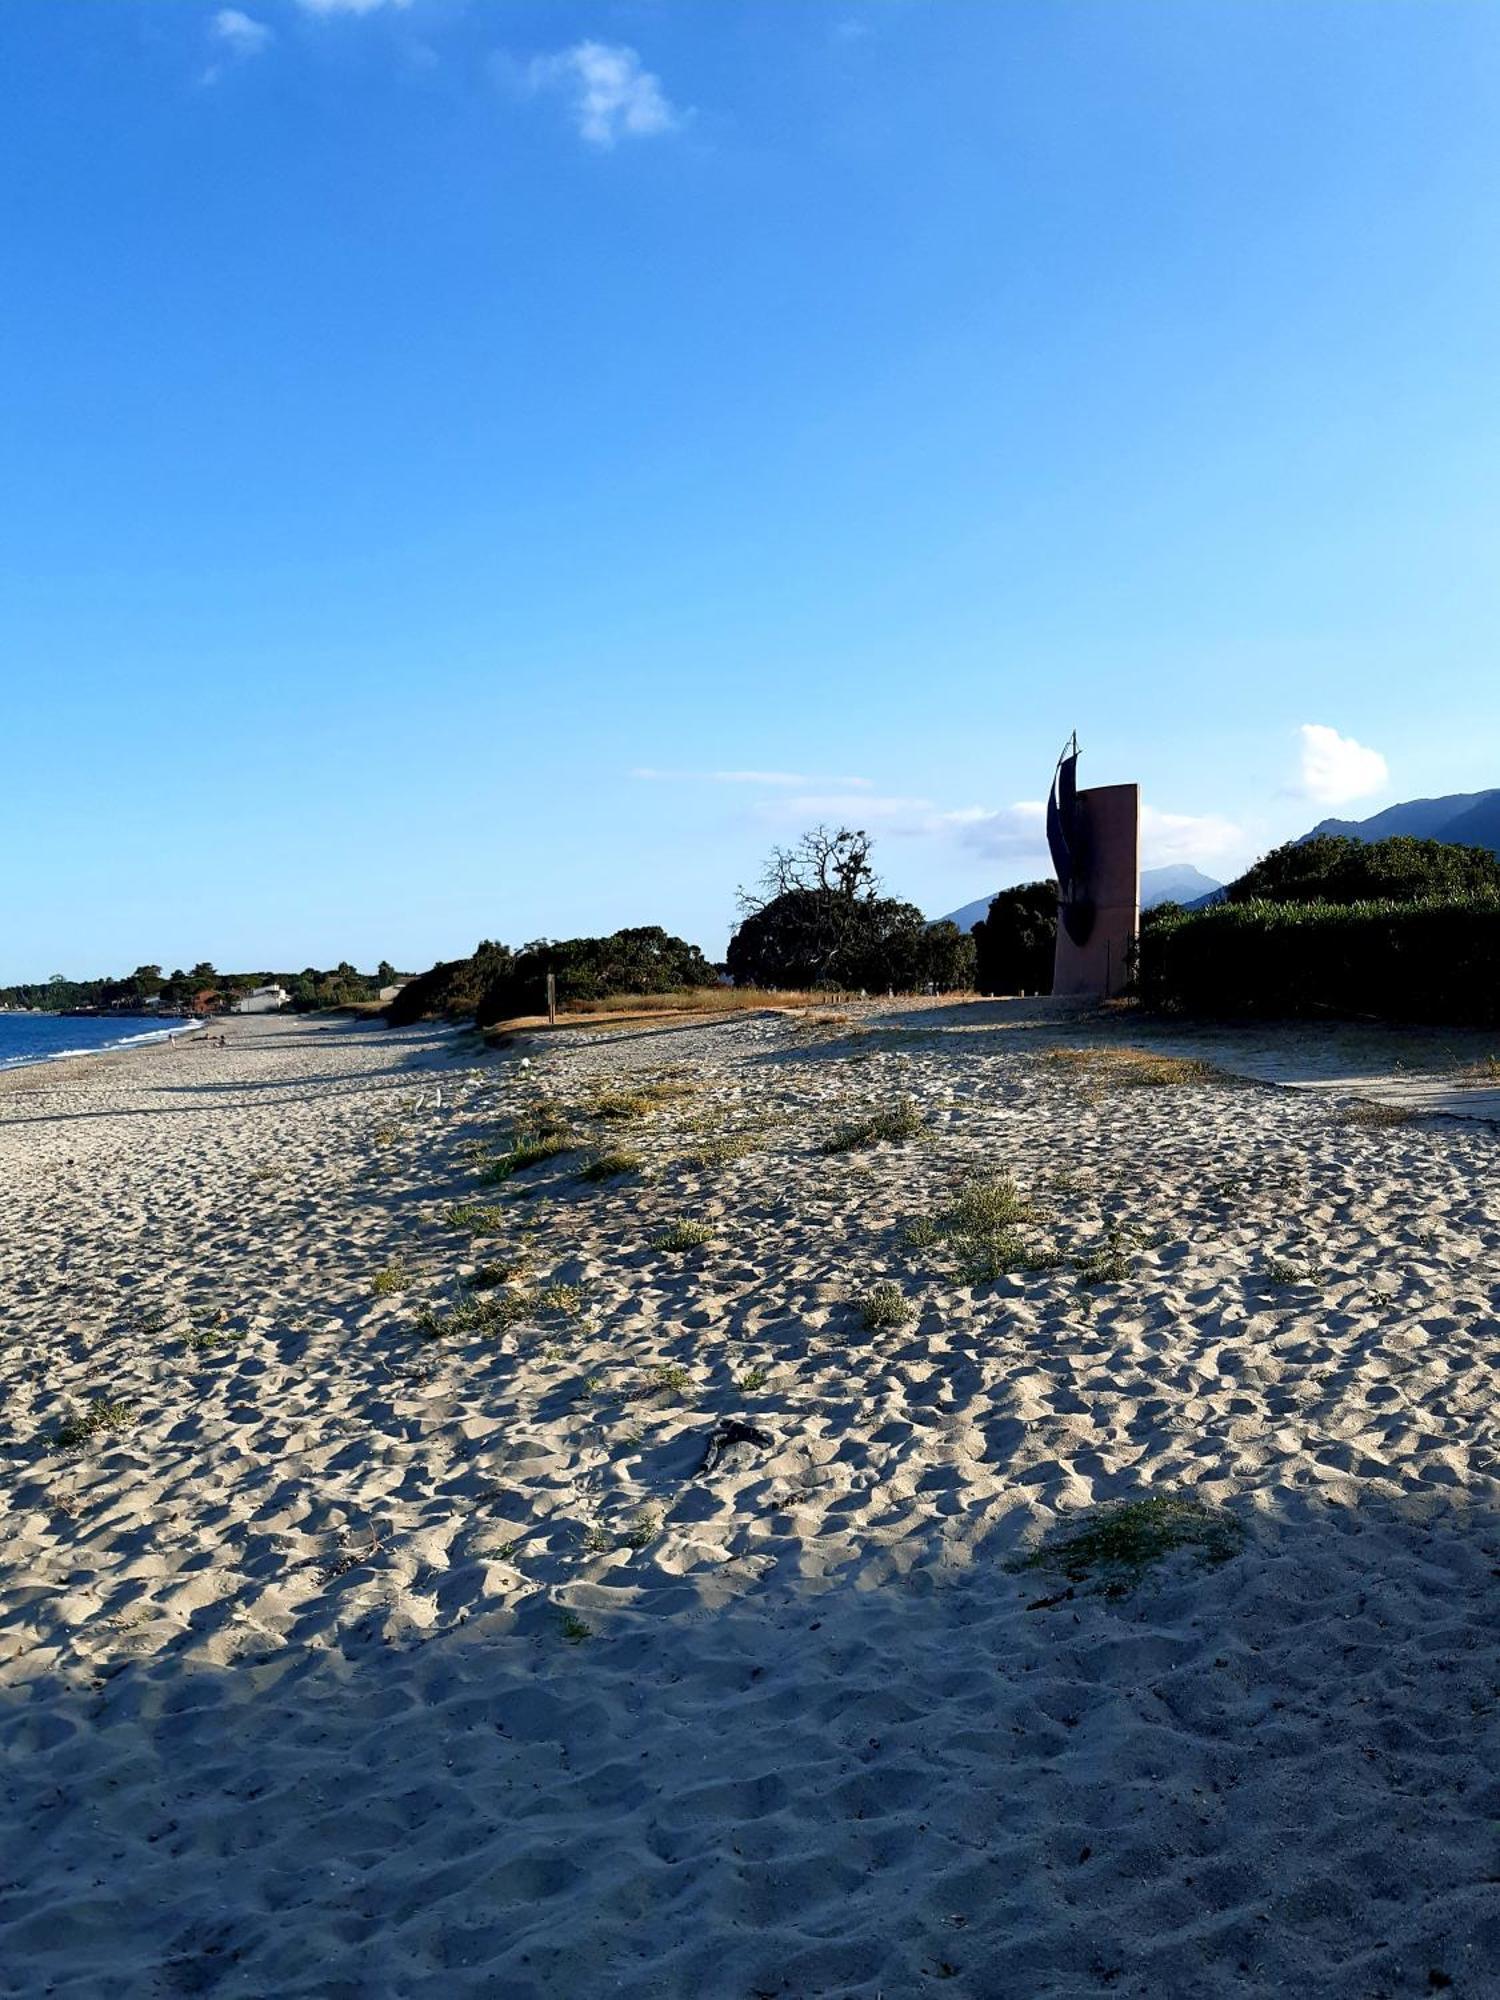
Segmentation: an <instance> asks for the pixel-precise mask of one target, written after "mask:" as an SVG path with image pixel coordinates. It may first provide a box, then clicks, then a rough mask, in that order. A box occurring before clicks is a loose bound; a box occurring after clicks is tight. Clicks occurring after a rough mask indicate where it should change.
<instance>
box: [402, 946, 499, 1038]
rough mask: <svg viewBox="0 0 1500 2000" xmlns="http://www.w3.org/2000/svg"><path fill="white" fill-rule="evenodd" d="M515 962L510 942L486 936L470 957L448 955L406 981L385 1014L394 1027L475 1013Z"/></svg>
mask: <svg viewBox="0 0 1500 2000" xmlns="http://www.w3.org/2000/svg"><path fill="white" fill-rule="evenodd" d="M514 962H515V957H514V954H513V953H512V952H511V951H510V949H509V948H508V946H506V945H503V944H493V943H491V942H489V941H488V940H486V941H485V942H484V943H482V944H481V945H479V947H478V948H477V950H476V951H475V952H474V953H473V955H472V957H469V958H447V959H442V960H440V961H439V963H438V964H436V965H434V966H433V967H432V968H431V969H430V970H429V971H427V972H424V973H421V974H420V975H419V976H418V977H417V978H416V979H411V980H408V981H407V983H406V985H405V986H403V987H402V989H401V991H400V992H399V993H398V994H397V995H396V997H395V999H394V1000H392V1001H391V1002H390V1004H389V1005H388V1006H387V1008H386V1010H385V1018H386V1020H387V1021H389V1023H390V1024H391V1026H392V1027H393V1028H404V1027H408V1026H409V1025H410V1024H411V1023H412V1022H413V1021H430V1020H433V1019H434V1018H441V1019H446V1020H450V1021H458V1020H463V1019H465V1018H466V1017H467V1016H469V1015H471V1014H472V1013H473V1012H474V1010H475V1008H476V1007H477V1006H478V1005H479V1002H480V1001H481V1000H482V999H483V997H484V995H485V993H486V992H487V991H488V990H489V988H490V987H491V986H492V985H493V984H494V983H495V981H496V980H497V979H500V978H502V977H504V975H505V974H506V973H507V972H508V971H509V970H510V968H511V966H512V965H513V964H514Z"/></svg>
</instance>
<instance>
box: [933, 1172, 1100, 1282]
mask: <svg viewBox="0 0 1500 2000" xmlns="http://www.w3.org/2000/svg"><path fill="white" fill-rule="evenodd" d="M1035 1219H1036V1214H1035V1210H1034V1209H1033V1207H1032V1205H1031V1203H1030V1202H1029V1201H1028V1200H1027V1199H1026V1197H1025V1196H1024V1195H1023V1194H1022V1193H1021V1191H1020V1189H1019V1188H1018V1187H1017V1186H1016V1184H1015V1182H1014V1181H1013V1180H1012V1179H1011V1178H1010V1176H1009V1175H1008V1174H1001V1175H996V1176H985V1177H976V1178H974V1179H972V1180H967V1181H965V1182H964V1184H963V1186H962V1187H961V1188H960V1189H959V1191H958V1193H957V1195H956V1196H955V1197H954V1199H953V1200H952V1201H951V1202H950V1203H949V1204H948V1206H947V1207H946V1208H945V1209H942V1210H940V1211H939V1213H938V1214H936V1215H919V1216H917V1217H915V1218H914V1219H913V1220H912V1221H911V1222H909V1223H908V1224H907V1225H906V1228H905V1230H904V1232H903V1240H904V1241H905V1243H906V1246H907V1248H908V1249H911V1250H934V1249H940V1248H946V1249H948V1250H949V1251H950V1252H951V1253H952V1256H953V1259H954V1262H955V1264H956V1266H957V1270H958V1275H959V1278H960V1279H961V1281H962V1282H963V1283H964V1284H966V1285H993V1284H994V1283H996V1281H997V1280H998V1279H1000V1278H1005V1277H1009V1276H1010V1275H1011V1274H1012V1273H1013V1272H1022V1273H1025V1274H1028V1275H1035V1274H1036V1273H1038V1272H1042V1271H1055V1270H1056V1269H1057V1267H1058V1265H1059V1264H1061V1263H1062V1261H1063V1259H1062V1255H1061V1253H1060V1252H1059V1251H1057V1250H1054V1249H1053V1248H1052V1247H1051V1246H1050V1245H1049V1244H1042V1243H1036V1242H1033V1241H1030V1240H1029V1239H1028V1238H1027V1237H1025V1236H1023V1235H1022V1234H1021V1229H1020V1225H1021V1224H1022V1223H1028V1222H1033V1221H1035Z"/></svg>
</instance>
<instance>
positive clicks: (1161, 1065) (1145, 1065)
mask: <svg viewBox="0 0 1500 2000" xmlns="http://www.w3.org/2000/svg"><path fill="white" fill-rule="evenodd" d="M1042 1060H1043V1062H1045V1063H1046V1064H1048V1066H1049V1067H1050V1068H1053V1069H1058V1070H1064V1071H1067V1072H1070V1073H1072V1074H1073V1075H1077V1076H1082V1077H1085V1078H1086V1079H1087V1080H1088V1081H1089V1082H1090V1083H1094V1084H1104V1085H1108V1086H1111V1087H1113V1088H1115V1089H1123V1090H1133V1089H1161V1088H1163V1087H1164V1086H1166V1085H1170V1084H1192V1083H1196V1084H1204V1083H1223V1082H1224V1081H1226V1079H1225V1077H1224V1073H1223V1071H1222V1070H1218V1069H1215V1068H1214V1066H1213V1064H1212V1063H1209V1062H1201V1061H1200V1060H1199V1059H1198V1058H1197V1057H1196V1056H1165V1055H1158V1054H1157V1053H1156V1052H1155V1051H1154V1050H1151V1049H1134V1048H1093V1049H1049V1050H1048V1051H1047V1053H1046V1054H1045V1055H1044V1056H1043V1058H1042Z"/></svg>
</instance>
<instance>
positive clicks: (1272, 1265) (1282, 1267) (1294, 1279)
mask: <svg viewBox="0 0 1500 2000" xmlns="http://www.w3.org/2000/svg"><path fill="white" fill-rule="evenodd" d="M1260 1275H1261V1278H1262V1280H1263V1281H1264V1282H1265V1283H1266V1284H1268V1285H1320V1284H1321V1283H1322V1282H1323V1273H1322V1272H1321V1271H1320V1270H1319V1269H1318V1267H1317V1265H1316V1264H1313V1263H1304V1264H1298V1263H1296V1262H1294V1261H1293V1259H1292V1258H1290V1257H1267V1259H1266V1261H1265V1262H1264V1264H1262V1265H1261V1267H1260Z"/></svg>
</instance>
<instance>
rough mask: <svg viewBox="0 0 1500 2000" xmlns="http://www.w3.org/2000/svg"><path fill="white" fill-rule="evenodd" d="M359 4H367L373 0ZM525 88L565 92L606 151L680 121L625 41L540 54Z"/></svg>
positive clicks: (586, 132) (583, 133) (578, 120)
mask: <svg viewBox="0 0 1500 2000" xmlns="http://www.w3.org/2000/svg"><path fill="white" fill-rule="evenodd" d="M355 3H356V4H359V5H368V4H369V0H355ZM307 4H308V0H303V5H304V6H305V5H307ZM318 4H320V5H326V4H327V0H318ZM340 4H343V0H340ZM526 84H527V87H528V88H529V89H531V90H534V91H536V90H560V91H562V92H564V93H565V94H566V96H567V97H568V99H569V101H570V105H571V109H572V113H573V119H574V122H575V124H576V125H577V127H578V132H579V136H580V137H581V138H584V139H586V140H587V141H588V142H589V144H590V145H591V146H602V147H603V148H604V149H605V150H606V151H607V150H608V149H609V148H610V147H612V146H614V145H616V144H618V142H619V141H620V140H621V139H624V138H638V139H639V138H649V137H651V136H653V135H654V134H656V133H659V132H671V131H675V130H676V128H677V126H678V125H680V124H681V123H682V115H681V114H680V113H679V112H678V111H677V110H676V109H675V108H674V106H673V105H672V104H671V103H670V102H669V101H668V99H667V95H666V93H665V91H664V90H663V89H662V87H661V82H660V79H659V78H657V77H655V76H653V75H652V74H651V72H650V70H648V69H643V68H642V67H641V59H640V57H639V56H638V55H637V53H636V52H635V50H634V49H632V48H627V47H626V46H625V45H624V44H623V43H610V42H575V43H574V45H573V46H572V48H570V49H563V50H561V51H560V52H559V53H558V54H556V55H551V56H538V57H536V59H535V60H534V61H533V62H532V63H531V64H530V65H529V67H528V68H527V70H526Z"/></svg>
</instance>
